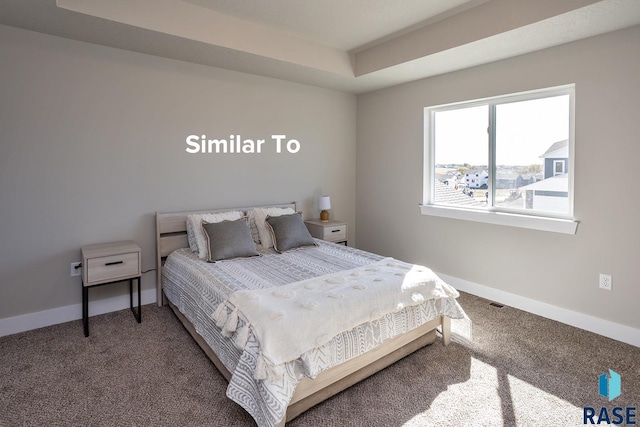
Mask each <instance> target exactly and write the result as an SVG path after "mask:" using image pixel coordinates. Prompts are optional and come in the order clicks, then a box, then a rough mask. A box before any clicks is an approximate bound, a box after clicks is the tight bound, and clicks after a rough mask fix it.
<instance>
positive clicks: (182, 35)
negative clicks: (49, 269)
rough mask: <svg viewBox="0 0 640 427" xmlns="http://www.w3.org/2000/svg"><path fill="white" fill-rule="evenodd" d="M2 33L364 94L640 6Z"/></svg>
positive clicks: (104, 4) (158, 0)
mask: <svg viewBox="0 0 640 427" xmlns="http://www.w3.org/2000/svg"><path fill="white" fill-rule="evenodd" d="M445 5H446V6H445ZM0 24H4V25H9V26H14V27H18V28H24V29H27V30H32V31H37V32H42V33H46V34H51V35H55V36H60V37H66V38H70V39H74V40H80V41H85V42H89V43H95V44H100V45H104V46H110V47H115V48H119V49H126V50H131V51H135V52H141V53H145V54H151V55H156V56H162V57H166V58H172V59H177V60H181V61H187V62H193V63H197V64H203V65H208V66H214V67H219V68H225V69H229V70H235V71H240V72H246V73H252V74H258V75H263V76H267V77H273V78H278V79H284V80H290V81H295V82H300V83H304V84H311V85H316V86H321V87H326V88H331V89H336V90H342V91H347V92H353V93H363V92H367V91H371V90H376V89H380V88H384V87H388V86H392V85H395V84H399V83H404V82H408V81H412V80H416V79H420V78H424V77H429V76H433V75H437V74H442V73H447V72H451V71H454V70H459V69H463V68H468V67H472V66H475V65H480V64H483V63H488V62H492V61H496V60H499V59H503V58H508V57H512V56H516V55H520V54H524V53H528V52H532V51H535V50H539V49H544V48H547V47H551V46H556V45H559V44H563V43H568V42H571V41H574V40H579V39H582V38H586V37H591V36H595V35H598V34H603V33H606V32H609V31H614V30H617V29H622V28H626V27H629V26H633V25H638V24H640V0H562V1H558V0H536V1H532V0H402V1H395V2H392V1H390V0H306V1H305V0H268V1H267V0H233V1H231V0H57V1H56V0H2V1H1V2H0Z"/></svg>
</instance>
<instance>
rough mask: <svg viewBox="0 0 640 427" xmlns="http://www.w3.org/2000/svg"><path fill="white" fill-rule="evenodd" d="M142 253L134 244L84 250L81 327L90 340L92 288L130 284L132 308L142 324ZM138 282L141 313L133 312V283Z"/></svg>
mask: <svg viewBox="0 0 640 427" xmlns="http://www.w3.org/2000/svg"><path fill="white" fill-rule="evenodd" d="M141 252H142V251H141V249H140V247H139V246H138V245H136V244H135V243H134V242H131V241H125V242H115V243H104V244H100V245H90V246H84V247H83V248H82V324H83V326H84V336H85V337H88V336H89V288H91V287H93V286H102V285H109V284H111V283H117V282H122V281H125V280H128V281H129V306H130V307H131V312H132V313H133V315H134V317H135V318H136V320H137V321H138V323H140V322H141V321H142V311H141V308H140V299H141V298H140V277H141V272H140V265H141V262H140V256H141ZM134 279H137V281H138V312H137V313H136V312H135V310H134V309H133V280H134Z"/></svg>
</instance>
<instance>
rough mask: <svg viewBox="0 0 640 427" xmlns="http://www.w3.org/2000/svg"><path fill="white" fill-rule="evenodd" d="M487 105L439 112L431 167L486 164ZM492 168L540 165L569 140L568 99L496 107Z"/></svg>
mask: <svg viewBox="0 0 640 427" xmlns="http://www.w3.org/2000/svg"><path fill="white" fill-rule="evenodd" d="M488 126H489V107H488V105H481V106H476V107H468V108H460V109H456V110H447V111H439V112H437V113H436V119H435V138H436V147H435V151H436V153H435V155H436V159H435V160H436V162H435V163H436V164H437V165H441V164H464V163H468V164H470V165H475V166H480V165H488V163H489V162H488V151H489V149H488V144H489V138H488V133H487V128H488ZM496 129H497V133H496V164H497V165H518V166H528V165H532V164H542V159H540V155H542V154H543V153H544V152H545V151H547V149H548V148H549V147H550V146H551V145H552V144H553V143H554V142H557V141H562V140H565V139H567V138H568V137H569V95H561V96H554V97H550V98H542V99H534V100H528V101H520V102H513V103H509V104H501V105H498V106H497V107H496Z"/></svg>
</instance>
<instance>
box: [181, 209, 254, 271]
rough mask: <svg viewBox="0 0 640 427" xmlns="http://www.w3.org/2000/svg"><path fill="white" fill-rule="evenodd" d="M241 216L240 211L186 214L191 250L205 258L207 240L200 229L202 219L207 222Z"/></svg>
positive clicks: (234, 218) (242, 215) (232, 219)
mask: <svg viewBox="0 0 640 427" xmlns="http://www.w3.org/2000/svg"><path fill="white" fill-rule="evenodd" d="M242 217H244V213H243V212H241V211H230V212H220V213H205V214H191V215H187V238H188V239H189V247H190V248H191V252H196V253H197V254H198V257H199V258H200V259H207V242H206V238H205V237H204V233H203V231H202V221H207V222H208V223H214V222H222V221H235V220H237V219H240V218H242Z"/></svg>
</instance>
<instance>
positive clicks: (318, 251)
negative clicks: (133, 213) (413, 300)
mask: <svg viewBox="0 0 640 427" xmlns="http://www.w3.org/2000/svg"><path fill="white" fill-rule="evenodd" d="M317 243H318V246H317V247H309V248H304V249H301V250H297V251H292V252H288V253H285V254H277V253H276V252H274V251H272V250H265V249H263V248H262V247H261V246H260V245H257V249H258V251H259V252H260V254H261V256H260V257H253V258H245V259H237V260H231V261H222V262H216V263H207V262H204V261H202V260H200V259H198V257H197V255H196V254H193V253H191V251H190V250H189V249H188V248H185V249H180V250H177V251H175V252H173V253H172V254H170V255H169V257H168V258H167V261H166V263H165V265H164V267H163V276H162V283H163V289H164V292H165V295H166V296H167V298H168V299H169V300H170V301H171V302H172V303H173V304H174V305H175V306H176V307H177V308H178V309H179V310H180V312H181V313H183V314H184V315H185V317H186V318H187V319H188V320H189V321H190V322H191V323H192V324H193V325H194V328H195V330H196V332H198V334H200V335H201V336H202V337H203V338H204V340H205V341H206V342H207V344H208V345H209V346H210V347H211V348H212V349H214V351H215V352H216V354H217V355H218V358H219V359H220V361H221V362H222V363H223V364H224V365H225V367H226V368H227V369H228V370H229V372H231V373H232V377H231V380H230V381H229V385H228V388H227V396H228V397H229V398H230V399H232V400H233V401H235V402H237V403H238V404H239V405H240V406H242V407H243V408H244V409H245V410H246V411H247V412H248V413H249V414H250V415H251V416H252V417H253V418H254V419H255V421H256V423H257V424H258V425H259V426H265V427H266V426H268V427H271V426H275V425H277V424H278V423H279V422H280V421H281V420H282V419H283V418H284V417H285V416H286V410H287V406H288V404H289V401H290V400H291V397H292V396H293V393H294V392H295V388H296V385H297V384H298V383H299V381H300V380H301V379H302V378H304V377H310V378H314V377H315V376H316V375H317V374H318V373H320V372H322V371H323V370H325V369H328V368H330V367H332V366H335V365H338V364H340V363H342V362H345V361H347V360H349V359H351V358H354V357H356V356H359V355H361V354H363V353H365V352H367V351H368V350H371V349H372V348H374V347H376V346H378V345H380V344H381V343H383V342H384V341H386V340H388V339H390V338H393V337H395V336H398V335H401V334H403V333H406V332H408V331H410V330H412V329H414V328H416V327H419V326H421V325H423V324H424V323H427V322H428V321H430V320H432V319H434V318H436V317H439V316H442V315H445V316H448V317H450V318H452V319H460V318H463V317H464V312H463V310H462V308H461V307H460V306H459V305H458V303H457V301H456V300H455V298H442V299H434V300H427V301H425V302H423V303H421V304H419V305H416V306H413V307H406V308H404V309H402V310H400V311H397V312H394V313H390V314H387V315H385V316H383V317H382V318H380V319H377V320H375V321H371V322H367V323H364V324H362V325H359V326H357V327H355V328H354V329H352V330H349V331H346V332H343V333H341V334H338V335H337V336H335V337H334V338H333V339H332V340H331V341H330V342H329V343H327V344H325V345H322V346H320V347H317V348H314V349H313V350H312V351H309V352H306V353H305V354H303V355H302V356H301V357H300V358H299V359H297V360H294V361H291V362H289V363H287V364H286V365H285V369H284V370H283V372H282V378H280V379H279V380H278V381H260V380H256V379H255V378H254V375H253V373H254V371H255V370H256V365H257V359H258V355H259V354H260V348H259V344H258V342H257V340H256V339H255V337H253V336H249V340H248V342H247V343H246V346H244V348H242V349H239V348H238V346H237V345H236V344H235V342H234V340H233V337H225V336H223V335H222V333H221V330H220V328H218V327H216V325H215V322H214V320H213V313H214V312H215V310H216V308H217V307H218V306H219V305H220V304H221V303H223V302H225V301H227V300H228V299H229V297H230V295H231V294H232V293H233V292H235V291H238V290H256V289H266V288H273V287H277V286H282V285H287V284H290V283H294V282H298V281H302V280H306V279H310V278H313V277H318V276H322V275H326V274H331V273H336V272H339V271H345V270H351V269H354V268H358V267H363V266H366V265H369V264H372V263H375V262H377V261H380V260H382V259H383V257H381V256H378V255H375V254H371V253H368V252H365V251H361V250H358V249H355V248H351V247H346V246H342V245H336V244H333V243H328V242H324V241H322V240H317ZM240 322H242V321H240ZM239 326H241V325H239Z"/></svg>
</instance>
